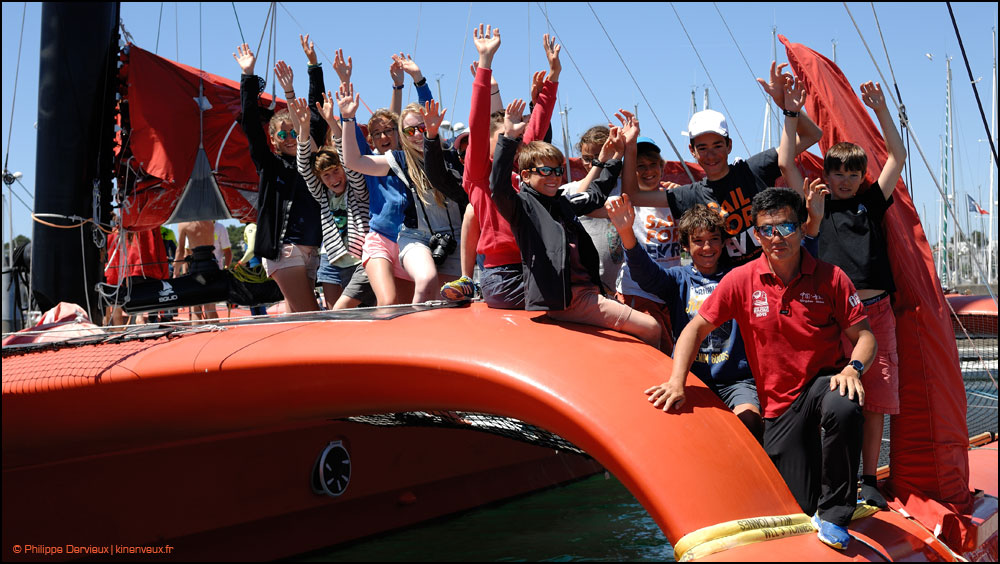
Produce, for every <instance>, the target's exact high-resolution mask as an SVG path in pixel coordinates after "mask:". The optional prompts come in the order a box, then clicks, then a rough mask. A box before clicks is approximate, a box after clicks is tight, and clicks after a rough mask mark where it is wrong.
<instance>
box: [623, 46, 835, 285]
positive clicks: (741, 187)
mask: <svg viewBox="0 0 1000 564" xmlns="http://www.w3.org/2000/svg"><path fill="white" fill-rule="evenodd" d="M784 67H785V64H781V65H776V64H775V63H773V62H772V63H771V76H770V81H768V82H765V81H764V79H761V78H758V79H757V81H758V82H759V83H760V84H761V86H762V87H763V88H764V90H765V91H767V93H768V94H770V95H771V97H772V98H773V99H774V103H775V104H777V105H778V107H779V108H784V107H785V106H784V100H785V84H786V83H787V82H788V81H790V80H792V75H791V74H789V73H782V72H781V71H782V69H783V68H784ZM784 111H785V112H787V111H788V110H784ZM796 115H798V116H799V119H798V123H797V128H796V130H795V133H796V140H795V154H796V155H798V154H799V153H801V152H802V151H805V150H806V149H808V148H809V147H811V146H812V145H813V144H815V143H816V142H817V141H819V140H820V138H821V137H822V136H823V131H822V130H821V129H820V128H819V127H817V126H816V124H815V123H813V121H812V120H810V119H809V117H808V116H806V115H805V114H804V113H802V114H796ZM687 134H688V137H689V138H690V140H691V142H690V147H689V148H690V150H691V156H692V157H694V159H695V160H696V161H697V162H698V164H699V165H700V166H701V168H702V169H703V170H704V171H705V178H703V179H702V180H699V181H697V182H695V183H693V184H685V185H683V186H677V187H674V188H672V189H671V190H667V191H665V192H638V193H629V196H631V197H632V202H633V204H635V205H636V206H650V207H666V206H670V210H671V211H672V212H673V214H674V217H680V216H682V215H684V212H686V211H688V210H689V209H691V208H692V207H693V206H694V205H695V204H704V205H706V206H708V207H709V208H712V209H715V210H716V211H718V212H719V214H720V215H722V217H723V225H724V226H725V229H726V235H727V239H726V241H725V249H726V255H727V256H728V257H729V261H730V263H731V264H733V265H734V266H735V265H741V264H744V263H746V262H749V261H750V260H753V259H755V258H757V257H758V256H760V244H759V243H758V241H757V237H756V236H755V232H754V228H753V225H752V224H751V222H750V203H751V201H752V199H753V197H754V195H755V194H757V193H759V192H761V191H763V190H764V189H765V188H767V187H770V186H774V183H775V181H776V180H777V179H778V177H779V176H781V171H780V169H779V168H778V153H777V151H776V150H775V149H768V150H766V151H764V152H762V153H758V154H756V155H753V156H751V157H750V158H748V159H747V160H745V161H743V160H737V161H736V162H734V163H733V164H729V154H730V153H732V151H733V141H732V139H730V138H729V125H728V124H727V123H726V118H725V117H724V116H723V115H722V114H720V113H719V112H717V111H715V110H704V111H701V112H697V113H695V114H694V115H693V116H691V121H690V122H689V123H688V132H687ZM789 186H792V188H794V189H795V190H798V185H795V184H789Z"/></svg>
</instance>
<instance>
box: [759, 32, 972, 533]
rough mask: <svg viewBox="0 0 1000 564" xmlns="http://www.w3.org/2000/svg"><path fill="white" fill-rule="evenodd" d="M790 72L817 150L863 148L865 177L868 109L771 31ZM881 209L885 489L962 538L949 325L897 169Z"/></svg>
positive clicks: (817, 60) (962, 429) (963, 459)
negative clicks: (888, 306) (817, 135)
mask: <svg viewBox="0 0 1000 564" xmlns="http://www.w3.org/2000/svg"><path fill="white" fill-rule="evenodd" d="M779 38H780V39H781V42H782V43H783V44H784V45H785V49H786V52H787V55H788V61H789V62H790V63H791V66H792V69H793V70H794V72H795V75H796V76H797V77H799V78H800V79H802V80H803V81H804V82H805V85H806V89H807V90H808V92H809V98H808V100H807V102H806V109H807V111H808V112H809V114H810V115H811V116H813V119H815V120H816V123H817V124H819V126H820V127H821V128H823V139H822V140H821V141H820V148H821V149H822V150H823V151H824V152H825V151H826V150H828V149H829V148H830V147H831V146H832V145H834V144H835V143H838V142H840V141H850V142H853V143H856V144H858V145H860V146H861V147H862V148H864V150H865V151H866V152H867V153H868V156H869V158H868V177H869V178H878V175H879V172H880V170H881V167H882V165H883V164H884V163H885V160H886V157H887V156H888V155H887V153H886V149H885V141H884V140H883V138H882V135H881V134H880V133H879V130H878V129H877V128H876V126H875V124H874V123H873V122H872V120H871V119H870V118H869V117H868V111H867V109H866V108H865V107H864V106H863V105H862V103H861V101H860V100H859V99H858V96H857V94H856V93H855V90H854V89H853V88H852V87H851V84H850V83H849V82H848V80H847V78H846V77H844V75H843V73H842V72H841V71H840V69H839V68H837V66H836V65H835V64H834V63H833V62H832V61H830V60H829V59H827V58H826V57H824V56H822V55H820V54H819V53H816V52H815V51H813V50H811V49H809V48H807V47H805V46H803V45H799V44H794V43H790V42H789V41H788V40H787V39H786V38H785V37H782V36H779ZM893 198H894V200H895V203H894V205H892V206H891V207H890V208H889V211H888V213H887V214H886V218H885V231H886V237H887V241H888V245H889V260H890V262H891V263H892V272H893V277H894V278H895V281H896V286H897V291H896V293H895V295H894V296H893V310H894V311H895V313H896V323H897V326H896V335H897V341H898V347H899V395H900V414H899V415H894V416H892V431H891V433H892V437H891V439H892V443H891V448H892V451H891V466H892V476H891V478H890V489H891V492H892V494H893V495H894V496H895V497H896V502H895V503H898V504H901V505H903V506H905V508H906V510H907V512H909V513H910V514H911V515H913V516H915V517H916V518H917V519H919V520H920V521H921V522H922V523H923V524H924V525H925V526H927V527H928V528H930V529H936V528H938V527H940V531H941V536H942V538H944V539H946V540H947V541H948V543H949V544H950V545H951V546H952V547H955V546H960V545H962V544H963V541H964V540H965V538H966V537H967V536H968V527H967V521H966V520H965V519H964V518H962V517H961V515H960V514H962V513H966V514H967V512H968V510H969V507H970V506H971V502H972V498H971V496H970V492H969V457H968V444H969V440H968V430H967V425H966V398H965V386H964V384H963V382H962V374H961V371H960V370H959V362H958V350H957V347H956V345H955V335H954V333H953V331H952V326H951V322H950V320H949V317H948V309H947V306H946V304H945V300H944V295H943V294H942V292H941V283H940V281H939V280H938V277H937V273H936V272H935V270H934V261H933V258H932V255H931V249H930V245H928V243H927V237H926V236H925V234H924V230H923V228H922V227H921V225H920V219H919V217H918V216H917V211H916V209H915V208H914V205H913V199H912V197H911V195H910V193H909V191H908V190H907V188H906V186H905V185H904V184H903V181H902V179H900V180H899V182H898V183H897V184H896V191H895V193H894V195H893Z"/></svg>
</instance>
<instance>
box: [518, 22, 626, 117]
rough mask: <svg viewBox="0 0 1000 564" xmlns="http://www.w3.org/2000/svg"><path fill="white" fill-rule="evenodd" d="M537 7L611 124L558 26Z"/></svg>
mask: <svg viewBox="0 0 1000 564" xmlns="http://www.w3.org/2000/svg"><path fill="white" fill-rule="evenodd" d="M535 5H536V6H538V9H539V10H540V11H541V12H542V15H544V16H545V23H546V24H548V26H549V28H550V29H552V34H553V35H555V37H556V39H557V40H558V41H559V44H560V45H562V48H563V50H564V51H566V54H567V55H569V61H570V62H571V63H573V68H575V69H576V72H577V74H579V75H580V78H581V79H582V80H583V84H584V86H586V87H587V91H588V92H590V95H591V96H592V97H593V98H594V103H596V104H597V107H598V108H600V110H601V113H602V114H604V119H605V120H607V121H608V122H609V123H610V122H611V118H610V117H609V116H608V112H606V111H605V110H604V106H602V105H601V101H600V100H598V99H597V94H594V90H593V89H592V88H591V87H590V83H589V82H587V77H586V76H584V74H583V71H581V70H580V67H579V66H578V65H577V64H576V60H574V59H573V54H572V53H570V51H569V48H568V47H567V46H566V42H565V41H563V40H562V38H561V37H559V32H558V31H557V30H556V26H554V25H552V20H550V19H549V14H548V12H547V11H546V10H544V9H542V6H541V4H539V3H538V2H535Z"/></svg>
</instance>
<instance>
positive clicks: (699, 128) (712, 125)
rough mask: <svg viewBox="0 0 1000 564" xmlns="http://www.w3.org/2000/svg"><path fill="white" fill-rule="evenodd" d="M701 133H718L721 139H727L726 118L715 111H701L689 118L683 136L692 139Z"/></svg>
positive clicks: (727, 126) (727, 127)
mask: <svg viewBox="0 0 1000 564" xmlns="http://www.w3.org/2000/svg"><path fill="white" fill-rule="evenodd" d="M702 133H718V134H719V135H721V136H723V137H729V125H728V124H726V116H724V115H722V114H720V113H719V112H717V111H715V110H702V111H700V112H697V113H696V114H694V115H693V116H691V121H689V122H688V130H687V132H686V133H685V135H687V136H688V137H690V138H692V139H694V138H695V137H697V136H699V135H701V134H702Z"/></svg>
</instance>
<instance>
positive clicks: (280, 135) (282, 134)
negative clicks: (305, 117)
mask: <svg viewBox="0 0 1000 564" xmlns="http://www.w3.org/2000/svg"><path fill="white" fill-rule="evenodd" d="M275 135H277V136H278V139H281V140H282V141H284V140H285V139H288V136H289V135H291V136H292V139H298V138H299V134H298V133H295V130H294V129H289V130H288V131H285V130H284V129H282V130H280V131H278V132H277V133H275Z"/></svg>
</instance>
